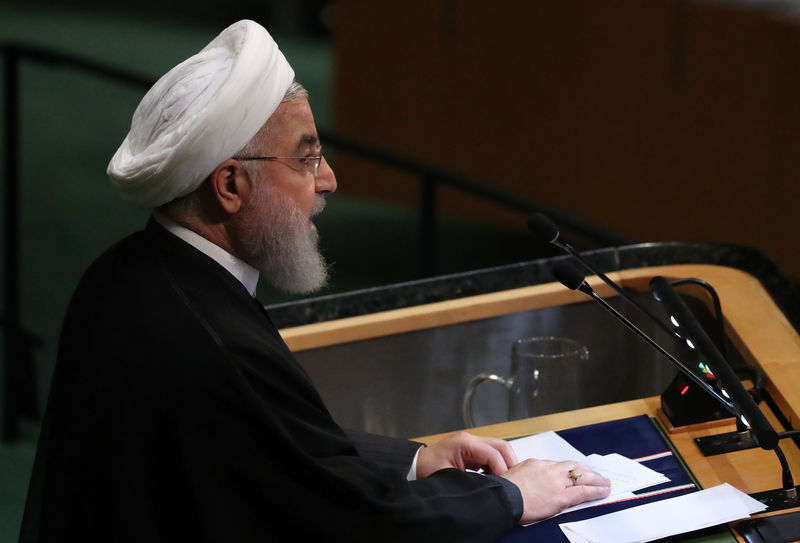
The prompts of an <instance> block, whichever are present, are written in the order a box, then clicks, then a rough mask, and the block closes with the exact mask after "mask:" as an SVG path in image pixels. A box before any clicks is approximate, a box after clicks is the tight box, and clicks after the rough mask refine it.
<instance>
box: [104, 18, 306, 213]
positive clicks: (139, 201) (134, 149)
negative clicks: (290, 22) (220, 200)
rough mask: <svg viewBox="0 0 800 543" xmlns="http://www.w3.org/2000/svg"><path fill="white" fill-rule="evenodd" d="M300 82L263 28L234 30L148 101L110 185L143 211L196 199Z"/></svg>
mask: <svg viewBox="0 0 800 543" xmlns="http://www.w3.org/2000/svg"><path fill="white" fill-rule="evenodd" d="M293 79H294V71H293V70H292V68H291V66H289V63H288V62H287V61H286V59H285V58H284V56H283V54H282V53H281V51H280V50H279V49H278V45H277V44H276V43H275V41H274V40H273V39H272V37H271V36H270V35H269V33H268V32H267V31H266V30H265V29H264V28H263V27H262V26H261V25H259V24H258V23H255V22H253V21H247V20H244V21H239V22H237V23H234V24H233V25H231V26H229V27H228V28H226V29H225V30H223V31H222V32H221V33H220V34H219V36H217V37H216V38H215V39H214V40H213V41H212V42H211V43H209V44H208V45H207V46H206V47H205V48H204V49H203V50H202V51H200V52H199V53H197V54H196V55H194V56H192V57H190V58H188V59H187V60H185V61H183V62H181V63H180V64H178V65H177V66H175V67H174V68H172V69H171V70H170V71H169V72H167V73H166V74H165V75H164V76H162V77H161V79H159V80H158V81H157V82H156V84H155V85H153V87H152V88H151V89H150V90H149V91H148V92H147V94H146V95H145V96H144V98H142V101H141V102H140V103H139V106H138V107H137V108H136V111H135V112H134V114H133V119H132V121H131V129H130V132H129V133H128V135H127V136H126V138H125V140H124V141H123V142H122V145H121V146H120V147H119V149H118V150H117V152H116V153H115V154H114V157H113V158H112V159H111V162H110V163H109V165H108V176H109V177H110V179H111V183H112V184H113V185H114V186H115V187H116V188H117V189H118V190H119V192H120V194H121V195H122V197H123V198H124V199H125V200H127V201H128V202H131V203H133V204H136V205H139V206H143V207H157V206H159V205H161V204H165V203H167V202H169V201H171V200H173V199H175V198H178V197H180V196H184V195H186V194H189V193H190V192H192V191H194V190H195V189H196V188H197V187H198V186H200V184H201V183H202V182H203V180H204V179H206V178H207V177H208V175H209V174H210V173H211V172H212V171H213V170H214V168H216V166H217V165H218V164H219V163H220V162H222V161H224V160H226V159H228V158H230V157H231V156H233V155H234V154H235V153H236V152H237V151H239V150H240V149H241V148H242V147H244V146H245V144H247V142H249V141H250V139H252V137H253V136H254V135H255V134H256V132H258V130H259V129H260V128H261V127H262V126H263V125H264V123H265V122H266V121H267V119H269V117H270V115H272V113H273V112H274V111H275V109H276V108H277V107H278V105H279V104H280V102H281V100H282V99H283V96H284V95H285V93H286V90H287V89H288V88H289V86H290V85H291V83H292V81H293Z"/></svg>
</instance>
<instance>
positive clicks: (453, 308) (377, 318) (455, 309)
mask: <svg viewBox="0 0 800 543" xmlns="http://www.w3.org/2000/svg"><path fill="white" fill-rule="evenodd" d="M608 275H609V276H610V277H611V279H613V280H614V281H616V282H617V283H618V284H620V285H621V286H623V287H626V288H631V289H634V290H647V285H648V282H649V280H650V278H652V277H653V276H656V275H662V276H665V277H667V278H668V279H669V278H683V277H695V278H699V279H704V280H705V281H707V282H708V283H710V284H711V285H713V286H714V288H715V289H716V290H717V293H718V294H719V296H720V299H721V302H722V306H723V309H724V316H725V328H726V333H727V335H728V337H729V338H730V340H731V341H732V343H733V344H734V345H735V347H736V349H737V350H738V351H739V353H740V354H741V355H742V356H743V357H744V358H745V360H746V361H747V362H748V363H749V364H751V365H753V366H757V367H759V368H761V369H762V370H763V371H764V372H765V375H766V390H767V392H768V394H769V396H770V397H771V398H772V400H773V401H774V405H776V406H777V409H778V411H779V413H777V414H776V413H774V412H773V411H772V410H771V409H770V408H769V407H767V405H766V403H762V410H763V411H764V412H765V414H766V416H767V418H768V419H769V420H770V421H771V423H772V424H773V425H774V427H775V428H776V430H777V431H779V432H780V431H784V430H786V429H790V428H798V426H800V424H799V423H800V417H798V413H800V336H798V334H797V332H796V331H795V329H794V328H793V327H792V325H791V324H790V322H789V321H788V320H787V318H786V317H785V316H784V314H783V313H782V312H781V310H780V309H779V308H778V306H777V305H776V304H775V303H774V301H773V299H772V298H771V297H770V295H769V294H768V293H767V291H766V290H765V289H764V288H763V287H762V285H761V283H760V282H759V281H758V280H757V279H756V278H755V277H753V276H751V275H749V274H747V273H745V272H743V271H741V270H738V269H734V268H730V267H724V266H717V265H705V264H702V265H696V264H681V265H667V266H658V267H647V268H636V269H630V270H622V271H617V272H611V273H609V274H608ZM587 280H588V282H589V283H590V284H591V285H592V287H593V288H594V289H595V290H596V291H597V292H598V293H599V294H600V295H601V296H604V297H610V296H613V295H614V294H615V293H614V292H613V291H612V290H611V289H610V288H608V287H607V286H606V285H605V284H604V283H602V282H601V281H600V280H599V279H597V278H596V277H590V278H588V279H587ZM582 301H585V297H584V296H583V295H582V294H580V293H578V292H574V291H570V290H567V289H566V288H564V287H563V286H562V285H560V284H557V283H545V284H539V285H534V286H529V287H523V288H515V289H511V290H504V291H499V292H491V293H488V294H481V295H476V296H470V297H466V298H460V299H454V300H446V301H441V302H435V303H429V304H424V305H418V306H412V307H405V308H401V309H395V310H390V311H383V312H378V313H371V314H366V315H359V316H355V317H350V318H343V319H336V320H331V321H327V322H321V323H315V324H308V325H302V326H296V327H291V328H284V329H283V330H281V334H282V335H283V337H284V339H285V340H286V342H287V344H288V345H289V347H290V348H291V349H292V350H293V351H296V352H300V351H303V350H307V349H315V348H320V347H325V346H330V345H336V344H341V343H348V342H357V341H361V340H366V339H370V338H376V337H384V336H391V335H395V334H401V333H406V332H411V331H415V330H421V329H427V328H435V327H441V326H447V325H451V324H455V323H463V322H468V321H473V320H478V319H485V318H488V317H494V316H498V315H504V314H509V313H515V312H520V311H528V310H532V309H539V308H545V307H552V306H558V305H564V304H572V303H576V302H582ZM659 405H660V401H659V398H658V397H648V398H642V399H636V400H631V401H626V402H621V403H612V404H607V405H601V406H595V407H590V408H585V409H579V410H576V411H570V412H563V413H557V414H551V415H544V416H540V417H536V418H530V419H524V420H515V421H510V422H504V423H500V424H493V425H488V426H482V427H478V428H474V429H472V430H471V431H472V432H474V433H476V434H481V435H490V436H497V437H503V438H512V437H517V436H523V435H529V434H533V433H538V432H542V431H546V430H560V429H566V428H572V427H576V426H582V425H586V424H592V423H597V422H604V421H609V420H615V419H619V418H624V417H629V416H634V415H642V414H645V415H648V416H651V417H657V418H658V411H659ZM779 417H781V418H782V419H783V420H784V421H787V422H788V426H789V428H784V427H783V426H782V425H781V423H780V422H779ZM659 424H660V425H661V426H662V429H663V430H664V433H665V434H666V435H667V436H668V437H669V439H670V440H671V442H672V444H673V445H674V447H675V448H676V450H677V451H678V452H679V453H680V454H681V456H682V457H683V459H684V461H685V462H686V464H687V465H688V467H689V469H690V470H691V472H692V474H693V475H694V477H695V478H696V479H697V481H698V482H699V483H700V485H701V486H702V487H704V488H707V487H711V486H714V485H717V484H720V483H723V482H727V483H730V484H731V485H733V486H735V487H736V488H738V489H739V490H742V491H743V492H747V493H753V492H759V491H764V490H770V489H775V488H780V486H781V471H780V465H779V463H778V460H777V457H776V455H775V454H774V453H773V452H771V451H764V450H761V449H750V450H745V451H737V452H732V453H728V454H723V455H717V456H711V457H704V456H703V455H702V454H701V452H700V451H699V449H698V448H697V446H696V445H695V443H694V439H695V438H696V437H702V436H707V435H712V434H715V433H721V432H727V431H733V430H734V429H735V426H734V424H733V422H732V421H731V422H729V423H723V424H722V425H720V424H715V425H710V426H711V427H709V425H696V426H692V427H684V428H677V429H676V428H671V427H670V425H669V422H668V421H665V419H664V418H663V417H660V418H659ZM445 435H447V434H435V435H429V436H424V437H420V438H419V439H420V440H421V441H425V442H428V443H430V442H434V441H436V440H438V439H440V438H442V437H444V436H445ZM781 448H782V449H783V451H784V453H785V454H786V456H787V459H788V462H789V465H790V466H791V468H792V471H793V474H794V476H795V477H796V478H797V477H800V449H798V447H797V445H796V444H795V443H794V441H793V440H791V439H785V440H783V441H781ZM737 537H738V535H737ZM739 540H740V541H743V539H741V538H740V539H739Z"/></svg>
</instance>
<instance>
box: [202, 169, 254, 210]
mask: <svg viewBox="0 0 800 543" xmlns="http://www.w3.org/2000/svg"><path fill="white" fill-rule="evenodd" d="M210 179H211V190H212V192H213V194H214V198H215V199H216V200H217V202H218V203H219V205H220V206H221V207H222V209H223V210H224V211H225V212H226V213H228V214H229V215H233V214H235V213H237V212H238V211H239V210H240V209H241V208H242V205H243V204H244V202H245V201H246V200H247V198H248V197H249V195H250V192H251V185H250V183H251V180H250V176H249V175H247V172H245V170H244V168H242V165H241V163H240V162H239V161H238V160H235V159H232V158H229V159H228V160H225V161H224V162H221V163H220V164H219V165H217V167H216V168H214V171H213V172H211V175H210Z"/></svg>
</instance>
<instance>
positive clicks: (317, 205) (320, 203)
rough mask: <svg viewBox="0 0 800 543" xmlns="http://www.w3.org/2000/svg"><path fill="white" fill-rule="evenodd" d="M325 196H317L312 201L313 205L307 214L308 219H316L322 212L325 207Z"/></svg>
mask: <svg viewBox="0 0 800 543" xmlns="http://www.w3.org/2000/svg"><path fill="white" fill-rule="evenodd" d="M326 203H327V202H326V201H325V196H323V195H321V194H320V195H319V196H317V198H316V200H314V205H312V206H311V213H309V218H313V217H316V216H317V215H319V214H320V213H322V210H323V209H325V205H326Z"/></svg>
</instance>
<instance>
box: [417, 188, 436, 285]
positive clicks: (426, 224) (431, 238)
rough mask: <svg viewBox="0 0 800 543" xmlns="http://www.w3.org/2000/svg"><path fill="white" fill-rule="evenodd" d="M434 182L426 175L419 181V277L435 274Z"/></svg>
mask: <svg viewBox="0 0 800 543" xmlns="http://www.w3.org/2000/svg"><path fill="white" fill-rule="evenodd" d="M436 237H437V235H436V182H435V181H434V180H433V179H432V178H431V177H430V176H427V175H423V176H422V177H420V180H419V275H420V277H431V276H433V274H434V273H436Z"/></svg>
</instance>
